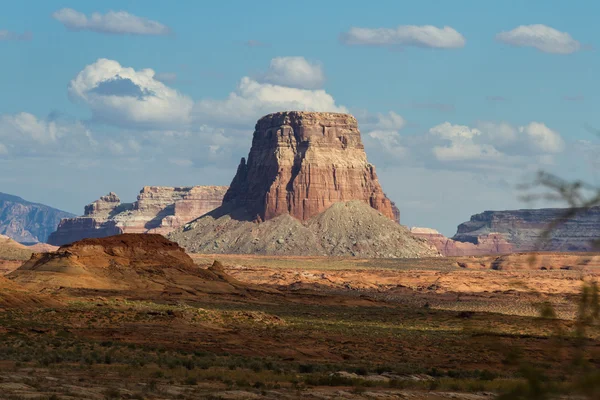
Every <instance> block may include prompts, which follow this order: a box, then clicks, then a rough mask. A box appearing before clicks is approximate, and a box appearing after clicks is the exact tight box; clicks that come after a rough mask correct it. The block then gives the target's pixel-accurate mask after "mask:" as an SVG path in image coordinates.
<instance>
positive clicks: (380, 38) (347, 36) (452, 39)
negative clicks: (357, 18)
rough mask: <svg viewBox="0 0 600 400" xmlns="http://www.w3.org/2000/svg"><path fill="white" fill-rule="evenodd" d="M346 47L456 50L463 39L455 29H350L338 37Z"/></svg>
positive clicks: (412, 26)
mask: <svg viewBox="0 0 600 400" xmlns="http://www.w3.org/2000/svg"><path fill="white" fill-rule="evenodd" d="M340 41H341V42H342V43H344V44H347V45H363V46H398V45H399V46H415V47H430V48H437V49H456V48H460V47H464V46H465V42H466V41H465V38H464V36H463V35H462V34H460V33H459V32H458V31H456V29H454V28H452V27H449V26H444V27H443V28H438V27H435V26H432V25H422V26H416V25H400V26H398V27H397V28H358V27H352V28H350V30H349V31H348V32H344V33H342V34H341V35H340Z"/></svg>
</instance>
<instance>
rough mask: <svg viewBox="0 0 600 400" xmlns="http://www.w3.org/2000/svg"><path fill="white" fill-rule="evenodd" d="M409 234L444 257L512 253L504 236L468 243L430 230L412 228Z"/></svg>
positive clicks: (493, 236) (482, 238)
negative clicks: (426, 243) (432, 247)
mask: <svg viewBox="0 0 600 400" xmlns="http://www.w3.org/2000/svg"><path fill="white" fill-rule="evenodd" d="M410 232H411V233H412V234H413V235H415V236H417V237H420V238H423V239H425V240H427V241H428V242H429V243H431V244H432V245H433V246H435V248H436V249H437V250H438V251H439V252H440V254H442V255H444V256H450V257H452V256H479V255H486V254H506V253H511V252H512V251H513V245H512V244H511V243H509V242H508V241H507V240H506V239H505V237H504V235H502V234H499V233H489V234H487V235H481V236H478V237H477V238H476V239H475V243H470V242H459V241H456V240H452V239H450V238H447V237H446V236H444V235H442V234H441V233H439V232H438V231H436V230H435V229H431V228H418V227H413V228H411V229H410Z"/></svg>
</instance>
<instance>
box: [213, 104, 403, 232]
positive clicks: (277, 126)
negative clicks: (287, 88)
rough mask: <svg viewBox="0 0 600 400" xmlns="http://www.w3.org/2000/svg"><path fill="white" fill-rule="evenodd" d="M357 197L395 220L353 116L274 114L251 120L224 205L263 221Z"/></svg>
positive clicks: (303, 214)
mask: <svg viewBox="0 0 600 400" xmlns="http://www.w3.org/2000/svg"><path fill="white" fill-rule="evenodd" d="M350 200H360V201H363V202H365V203H366V204H368V205H369V206H371V207H372V208H374V209H376V210H377V211H379V212H381V213H382V214H383V215H385V216H386V217H388V218H390V219H392V220H396V219H397V218H399V212H397V213H396V214H395V212H394V210H393V206H392V203H391V201H390V200H389V199H388V198H387V196H386V195H385V194H384V193H383V191H382V189H381V186H380V184H379V181H378V179H377V174H376V173H375V167H374V166H373V165H372V164H370V163H369V162H368V161H367V156H366V154H365V151H364V146H363V143H362V140H361V137H360V132H359V130H358V124H357V122H356V119H355V118H354V117H353V116H351V115H348V114H338V113H324V112H320V113H317V112H299V111H289V112H279V113H274V114H269V115H267V116H265V117H263V118H261V119H260V120H259V121H258V123H257V124H256V127H255V131H254V135H253V139H252V147H251V149H250V153H249V155H248V161H247V162H246V159H244V158H242V161H241V163H240V165H239V166H238V170H237V173H236V175H235V177H234V178H233V181H232V182H231V185H230V187H229V190H228V191H227V194H226V195H225V197H224V199H223V202H224V203H233V204H235V205H236V206H237V207H243V208H245V209H246V211H248V213H249V214H251V215H252V216H255V217H256V218H257V219H259V220H262V221H266V220H269V219H272V218H275V217H277V216H279V215H282V214H289V215H291V216H292V217H294V218H296V219H298V220H300V221H306V220H308V219H310V218H312V217H314V216H315V215H317V214H319V213H321V212H323V211H325V210H326V209H327V208H329V207H330V206H331V205H332V204H334V203H338V202H345V201H350Z"/></svg>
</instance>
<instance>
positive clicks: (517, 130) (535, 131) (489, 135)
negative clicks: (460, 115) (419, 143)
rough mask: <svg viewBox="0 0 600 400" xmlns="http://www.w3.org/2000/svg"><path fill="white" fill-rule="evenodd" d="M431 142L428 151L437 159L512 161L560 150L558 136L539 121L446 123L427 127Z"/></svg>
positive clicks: (545, 155) (559, 138)
mask: <svg viewBox="0 0 600 400" xmlns="http://www.w3.org/2000/svg"><path fill="white" fill-rule="evenodd" d="M429 134H430V135H431V137H432V138H434V139H436V138H437V139H439V140H441V141H442V142H444V143H443V144H435V145H434V146H433V147H432V153H433V155H434V156H435V157H436V159H437V160H438V161H466V160H481V161H491V162H503V161H504V162H508V163H515V162H518V161H522V160H518V159H517V158H518V157H527V156H539V157H546V158H544V160H545V162H548V161H549V159H548V157H547V156H550V155H552V154H557V153H560V152H561V151H562V150H563V149H564V141H563V139H562V138H561V136H560V135H559V134H558V133H557V132H555V131H553V130H552V129H550V128H548V127H547V126H546V125H545V124H543V123H540V122H531V123H529V124H527V125H524V126H519V127H514V126H512V125H510V124H508V123H505V122H502V123H495V122H480V123H478V124H477V127H476V128H471V127H469V126H466V125H453V124H451V123H450V122H444V123H443V124H440V125H437V126H434V127H433V128H431V129H430V130H429Z"/></svg>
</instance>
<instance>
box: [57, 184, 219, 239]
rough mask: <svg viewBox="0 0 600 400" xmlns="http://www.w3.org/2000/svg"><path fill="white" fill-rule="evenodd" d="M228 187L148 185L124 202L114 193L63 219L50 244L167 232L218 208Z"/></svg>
mask: <svg viewBox="0 0 600 400" xmlns="http://www.w3.org/2000/svg"><path fill="white" fill-rule="evenodd" d="M226 190H227V187H226V186H194V187H163V186H145V187H144V188H143V189H142V190H141V191H140V194H139V195H138V198H137V201H136V202H134V203H121V200H120V199H119V197H118V196H117V195H116V194H115V193H112V192H111V193H109V194H108V195H106V196H102V197H101V198H100V199H98V200H96V201H94V202H93V203H91V204H88V205H87V206H85V209H84V215H83V216H81V217H75V218H67V219H63V220H62V221H60V224H59V226H58V229H57V230H56V232H54V233H52V234H51V235H50V238H49V239H48V243H50V244H52V245H56V246H62V245H64V244H68V243H72V242H75V241H78V240H81V239H84V238H101V237H106V236H112V235H118V234H121V233H160V234H166V233H168V232H170V231H172V230H173V229H175V228H178V227H180V226H183V225H184V224H185V223H187V222H189V221H191V220H193V219H195V218H198V217H199V216H201V215H203V214H206V213H207V212H209V211H211V210H213V209H215V208H217V207H219V206H220V205H221V202H222V199H223V196H224V194H225V192H226Z"/></svg>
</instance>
